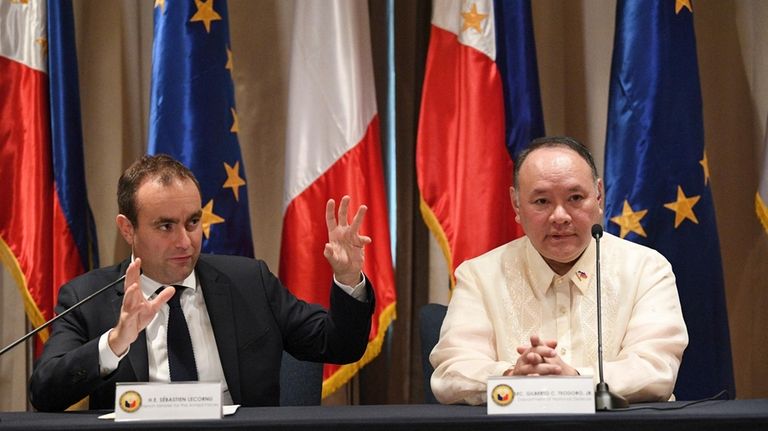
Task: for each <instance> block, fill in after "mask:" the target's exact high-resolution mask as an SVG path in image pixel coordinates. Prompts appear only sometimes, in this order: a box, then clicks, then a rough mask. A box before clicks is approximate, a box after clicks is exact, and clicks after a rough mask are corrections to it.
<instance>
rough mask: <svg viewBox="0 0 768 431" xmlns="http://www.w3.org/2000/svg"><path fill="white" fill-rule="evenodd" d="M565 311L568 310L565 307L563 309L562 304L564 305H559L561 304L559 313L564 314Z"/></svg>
mask: <svg viewBox="0 0 768 431" xmlns="http://www.w3.org/2000/svg"><path fill="white" fill-rule="evenodd" d="M566 311H568V310H566V309H565V306H564V305H561V306H560V315H561V316H563V315H565V312H566Z"/></svg>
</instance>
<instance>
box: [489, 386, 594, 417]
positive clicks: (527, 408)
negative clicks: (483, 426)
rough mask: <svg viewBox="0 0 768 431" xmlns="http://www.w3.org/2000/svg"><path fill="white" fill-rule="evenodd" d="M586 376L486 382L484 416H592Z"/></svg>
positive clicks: (591, 390) (592, 405)
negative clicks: (581, 414)
mask: <svg viewBox="0 0 768 431" xmlns="http://www.w3.org/2000/svg"><path fill="white" fill-rule="evenodd" d="M594 391H595V387H594V384H593V383H592V377H590V376H573V377H571V376H532V377H524V376H521V377H516V376H509V377H507V376H500V377H490V378H488V389H487V396H488V414H489V415H513V414H539V413H594V412H595V392H594Z"/></svg>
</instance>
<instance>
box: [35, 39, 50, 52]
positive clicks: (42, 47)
mask: <svg viewBox="0 0 768 431" xmlns="http://www.w3.org/2000/svg"><path fill="white" fill-rule="evenodd" d="M35 43H36V44H38V45H40V51H42V53H43V56H46V57H47V56H48V38H45V37H38V38H37V39H35Z"/></svg>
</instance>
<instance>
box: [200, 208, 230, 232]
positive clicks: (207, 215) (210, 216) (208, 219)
mask: <svg viewBox="0 0 768 431" xmlns="http://www.w3.org/2000/svg"><path fill="white" fill-rule="evenodd" d="M217 223H224V219H223V218H221V217H219V216H217V215H216V214H214V213H213V199H211V200H210V201H208V203H207V204H205V206H204V207H203V217H202V218H201V220H200V224H202V225H203V235H205V239H208V237H210V236H211V225H214V224H217Z"/></svg>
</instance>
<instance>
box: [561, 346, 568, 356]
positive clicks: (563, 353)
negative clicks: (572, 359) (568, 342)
mask: <svg viewBox="0 0 768 431" xmlns="http://www.w3.org/2000/svg"><path fill="white" fill-rule="evenodd" d="M565 352H567V350H565V347H561V348H560V356H565Z"/></svg>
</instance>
